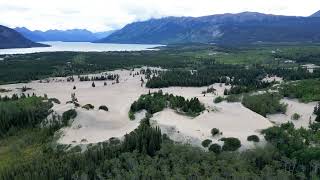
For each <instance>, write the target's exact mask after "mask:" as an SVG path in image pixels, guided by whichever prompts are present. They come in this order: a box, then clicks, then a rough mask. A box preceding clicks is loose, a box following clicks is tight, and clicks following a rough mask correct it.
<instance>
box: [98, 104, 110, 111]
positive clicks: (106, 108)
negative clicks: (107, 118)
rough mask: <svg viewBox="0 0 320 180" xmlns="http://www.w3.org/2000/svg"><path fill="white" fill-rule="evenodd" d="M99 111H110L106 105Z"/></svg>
mask: <svg viewBox="0 0 320 180" xmlns="http://www.w3.org/2000/svg"><path fill="white" fill-rule="evenodd" d="M99 109H100V110H104V111H109V109H108V107H107V106H105V105H101V106H100V107H99Z"/></svg>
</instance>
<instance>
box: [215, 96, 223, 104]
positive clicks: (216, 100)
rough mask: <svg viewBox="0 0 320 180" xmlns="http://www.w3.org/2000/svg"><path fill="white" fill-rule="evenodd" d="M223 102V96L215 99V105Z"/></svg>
mask: <svg viewBox="0 0 320 180" xmlns="http://www.w3.org/2000/svg"><path fill="white" fill-rule="evenodd" d="M222 101H223V97H221V96H218V97H216V98H215V99H214V103H216V104H217V103H221V102H222Z"/></svg>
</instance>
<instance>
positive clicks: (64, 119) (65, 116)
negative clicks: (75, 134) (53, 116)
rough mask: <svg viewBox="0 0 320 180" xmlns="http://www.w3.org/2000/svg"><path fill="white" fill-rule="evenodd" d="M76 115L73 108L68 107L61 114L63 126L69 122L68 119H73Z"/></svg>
mask: <svg viewBox="0 0 320 180" xmlns="http://www.w3.org/2000/svg"><path fill="white" fill-rule="evenodd" d="M76 117H77V111H76V110H74V109H70V110H68V111H66V112H64V113H63V114H62V123H63V125H64V126H67V125H68V124H69V120H70V119H74V118H76Z"/></svg>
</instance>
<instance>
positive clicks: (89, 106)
mask: <svg viewBox="0 0 320 180" xmlns="http://www.w3.org/2000/svg"><path fill="white" fill-rule="evenodd" d="M82 108H84V109H86V110H90V109H94V106H93V105H92V104H86V105H84V106H82Z"/></svg>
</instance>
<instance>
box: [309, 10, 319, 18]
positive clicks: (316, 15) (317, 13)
mask: <svg viewBox="0 0 320 180" xmlns="http://www.w3.org/2000/svg"><path fill="white" fill-rule="evenodd" d="M310 17H320V11H317V12H315V13H314V14H312V15H311V16H310Z"/></svg>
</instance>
